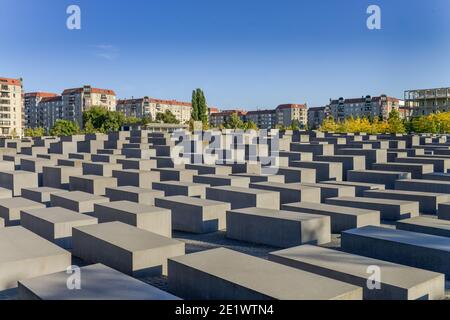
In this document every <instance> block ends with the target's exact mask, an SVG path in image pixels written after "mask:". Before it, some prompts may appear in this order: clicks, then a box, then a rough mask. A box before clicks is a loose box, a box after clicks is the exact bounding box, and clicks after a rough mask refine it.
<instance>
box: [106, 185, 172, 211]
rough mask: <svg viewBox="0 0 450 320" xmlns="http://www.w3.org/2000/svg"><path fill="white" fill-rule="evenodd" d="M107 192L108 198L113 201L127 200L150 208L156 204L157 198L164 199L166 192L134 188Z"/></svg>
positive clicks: (117, 188)
mask: <svg viewBox="0 0 450 320" xmlns="http://www.w3.org/2000/svg"><path fill="white" fill-rule="evenodd" d="M105 190H106V193H105V195H106V197H108V198H109V199H110V200H111V201H121V200H127V201H132V202H136V203H140V204H147V205H150V206H153V205H154V204H155V198H156V197H164V191H160V190H152V189H150V188H139V187H134V186H123V187H116V188H106V189H105Z"/></svg>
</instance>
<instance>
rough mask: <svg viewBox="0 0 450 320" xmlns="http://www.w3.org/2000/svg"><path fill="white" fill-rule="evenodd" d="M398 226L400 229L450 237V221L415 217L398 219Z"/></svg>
mask: <svg viewBox="0 0 450 320" xmlns="http://www.w3.org/2000/svg"><path fill="white" fill-rule="evenodd" d="M396 227H397V229H398V230H406V231H412V232H418V233H426V234H433V235H435V236H441V237H450V221H447V220H440V219H435V218H431V217H415V218H411V219H405V220H401V221H397V223H396Z"/></svg>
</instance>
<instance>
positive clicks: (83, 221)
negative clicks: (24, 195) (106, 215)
mask: <svg viewBox="0 0 450 320" xmlns="http://www.w3.org/2000/svg"><path fill="white" fill-rule="evenodd" d="M20 219H21V224H22V226H23V227H24V228H26V229H28V230H30V231H32V232H34V233H36V234H37V235H39V236H41V237H42V238H44V239H47V240H48V241H51V242H53V243H55V244H57V245H59V246H61V247H63V248H65V249H70V248H72V228H73V227H79V226H86V225H91V224H97V219H96V218H93V217H90V216H87V215H84V214H81V213H78V212H75V211H71V210H68V209H65V208H61V207H52V208H44V209H25V210H22V211H21V213H20Z"/></svg>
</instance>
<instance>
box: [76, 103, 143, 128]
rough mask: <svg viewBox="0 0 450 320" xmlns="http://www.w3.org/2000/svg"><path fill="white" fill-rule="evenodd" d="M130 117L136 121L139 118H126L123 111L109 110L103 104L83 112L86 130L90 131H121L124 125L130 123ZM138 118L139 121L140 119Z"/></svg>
mask: <svg viewBox="0 0 450 320" xmlns="http://www.w3.org/2000/svg"><path fill="white" fill-rule="evenodd" d="M128 119H131V121H134V120H135V119H137V118H126V117H125V116H124V115H123V114H122V113H121V112H118V111H109V110H107V109H106V108H104V107H101V106H92V107H91V108H89V110H87V111H85V112H83V127H84V128H85V132H88V131H89V132H90V133H94V132H101V133H107V132H112V131H119V130H120V128H121V127H122V126H123V125H125V124H127V123H128ZM137 120H138V121H139V119H137ZM86 127H87V129H86Z"/></svg>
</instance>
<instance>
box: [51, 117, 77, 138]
mask: <svg viewBox="0 0 450 320" xmlns="http://www.w3.org/2000/svg"><path fill="white" fill-rule="evenodd" d="M79 132H80V127H79V126H78V123H76V122H73V121H69V120H56V123H55V125H54V126H53V128H52V129H51V130H50V134H51V135H52V136H71V135H74V134H77V133H79Z"/></svg>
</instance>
